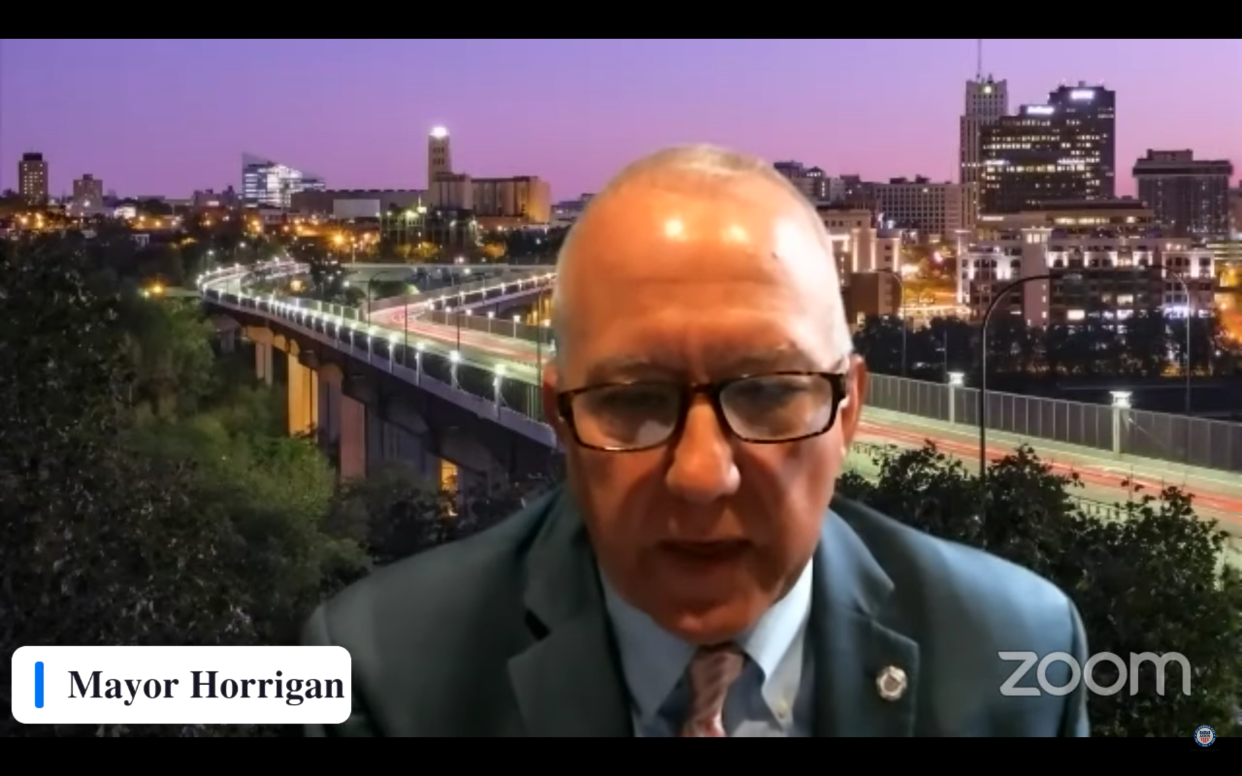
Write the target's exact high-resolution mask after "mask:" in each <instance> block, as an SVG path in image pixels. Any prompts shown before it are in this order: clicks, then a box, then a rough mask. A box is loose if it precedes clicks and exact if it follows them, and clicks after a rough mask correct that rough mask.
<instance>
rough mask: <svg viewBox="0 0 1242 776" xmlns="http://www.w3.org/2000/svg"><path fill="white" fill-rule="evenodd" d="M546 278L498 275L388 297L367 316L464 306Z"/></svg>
mask: <svg viewBox="0 0 1242 776" xmlns="http://www.w3.org/2000/svg"><path fill="white" fill-rule="evenodd" d="M548 275H549V273H547V272H546V271H542V272H539V271H533V270H532V271H524V270H516V271H510V272H502V273H500V274H498V275H495V276H492V277H490V278H484V279H483V280H474V281H471V282H469V283H462V284H460V285H454V286H447V287H443V288H437V289H436V290H435V291H431V292H427V293H418V294H404V295H402V296H392V297H388V298H386V299H376V300H374V301H372V302H371V303H370V305H369V309H370V311H371V312H373V313H376V312H381V311H383V310H392V309H394V308H397V307H404V306H406V305H408V306H409V307H410V309H411V310H418V311H420V312H421V311H422V310H425V309H430V308H431V307H433V306H435V305H436V304H439V305H441V306H444V305H451V304H453V303H457V304H465V303H467V301H468V300H469V298H470V297H472V296H475V295H477V294H479V293H483V294H486V293H489V292H491V291H494V290H496V289H497V288H498V287H499V289H500V291H501V293H504V291H505V289H506V288H508V287H509V286H510V285H511V284H514V283H517V284H518V285H519V286H520V285H522V284H525V283H528V282H530V281H532V280H534V281H535V282H536V283H539V282H541V281H542V282H547V281H546V278H547V276H548ZM374 280H375V278H374V277H373V278H372V282H374Z"/></svg>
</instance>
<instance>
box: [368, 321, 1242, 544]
mask: <svg viewBox="0 0 1242 776" xmlns="http://www.w3.org/2000/svg"><path fill="white" fill-rule="evenodd" d="M404 316H405V312H404V310H402V309H396V310H392V311H385V312H382V313H377V314H376V315H375V317H374V320H375V323H377V324H380V325H383V326H386V327H391V328H393V329H396V330H398V331H400V329H401V325H402V318H404ZM408 330H409V333H410V336H411V337H420V338H424V339H427V340H431V341H434V342H437V343H439V344H440V345H443V346H447V347H450V348H454V347H456V344H457V336H458V334H457V329H456V327H453V326H444V325H439V324H434V323H430V322H428V321H424V320H419V319H418V318H417V317H416V316H413V315H411V320H409V321H408ZM461 347H462V351H463V356H466V357H468V358H469V360H471V361H473V362H476V363H486V362H488V361H489V360H492V359H494V360H495V361H496V363H499V364H504V365H505V368H506V372H507V373H508V374H511V375H513V376H514V377H515V378H517V379H520V380H523V382H534V375H535V369H534V363H533V362H534V360H535V355H536V348H535V345H534V343H532V342H527V341H525V340H516V339H513V338H512V337H508V336H505V335H503V334H486V333H483V332H477V331H471V330H469V329H462V330H461ZM879 414H881V413H873V414H872V418H865V419H864V421H863V423H862V427H861V429H860V441H864V442H871V443H873V444H894V445H897V446H898V447H919V446H921V445H922V444H923V442H924V441H925V440H927V439H931V440H932V441H934V442H935V443H936V445H937V447H938V448H939V449H940V450H941V451H942V452H945V453H947V454H949V455H951V456H953V457H955V458H959V459H961V460H963V461H965V462H966V463H967V466H968V467H969V468H970V470H971V471H974V467H976V466H977V465H978V460H979V457H978V450H979V446H978V441H977V437H976V436H974V435H973V432H972V431H971V430H970V429H962V430H957V429H953V430H948V429H944V428H936V427H932V426H929V425H925V421H924V419H921V418H914V417H910V416H904V415H902V416H900V419H898V418H895V417H892V416H893V415H895V413H882V415H883V417H882V418H880V419H878V420H877V419H874V416H875V415H879ZM1032 442H1033V443H1034V444H1035V446H1036V447H1037V449H1038V440H1032ZM1012 452H1013V444H1012V443H1009V442H1001V441H997V442H994V443H993V444H990V445H989V446H988V458H989V460H999V459H1001V458H1003V457H1004V456H1006V455H1009V454H1010V453H1012ZM1040 454H1041V458H1043V459H1044V460H1046V461H1047V462H1048V463H1049V464H1050V465H1051V466H1052V468H1053V470H1054V471H1056V472H1057V473H1059V474H1069V473H1071V472H1077V473H1078V475H1079V477H1080V478H1081V480H1082V482H1083V484H1084V486H1085V487H1083V488H1079V489H1075V491H1074V493H1075V495H1077V496H1079V497H1081V498H1085V499H1089V500H1091V501H1098V502H1101V503H1104V504H1113V503H1116V502H1124V501H1127V500H1129V499H1130V498H1131V495H1130V492H1129V491H1128V490H1127V488H1126V486H1124V485H1123V484H1122V483H1123V481H1124V480H1125V479H1126V478H1127V477H1129V478H1130V480H1131V482H1133V483H1134V484H1137V485H1141V486H1142V487H1143V492H1144V493H1150V494H1152V495H1157V494H1159V492H1160V491H1161V489H1162V488H1163V487H1164V486H1165V485H1166V484H1168V485H1177V486H1178V487H1180V488H1182V489H1183V490H1185V491H1186V492H1188V493H1190V494H1191V495H1192V496H1193V497H1194V504H1195V508H1196V511H1197V512H1198V513H1199V514H1201V515H1202V516H1204V517H1211V518H1215V519H1217V520H1219V521H1220V523H1221V527H1222V528H1224V529H1225V530H1228V531H1230V532H1231V533H1236V534H1242V483H1239V484H1237V485H1233V484H1231V482H1230V481H1229V480H1231V479H1234V478H1233V477H1232V476H1231V475H1230V474H1229V473H1227V472H1219V473H1213V472H1207V471H1206V470H1198V471H1199V472H1200V473H1199V474H1196V475H1192V476H1191V477H1189V478H1183V477H1182V476H1181V475H1180V472H1179V471H1178V467H1175V466H1174V465H1172V464H1169V465H1167V467H1161V469H1160V470H1159V471H1156V470H1154V469H1153V468H1152V467H1150V466H1148V467H1143V466H1135V467H1127V468H1122V467H1123V466H1125V465H1124V464H1122V463H1121V462H1119V461H1117V460H1116V459H1114V458H1112V457H1111V456H1110V455H1109V454H1107V453H1105V452H1103V451H1097V450H1093V449H1089V448H1074V450H1073V452H1072V453H1070V454H1062V453H1061V452H1060V451H1044V450H1041V451H1040ZM1152 464H1155V465H1157V466H1159V465H1160V463H1159V462H1152Z"/></svg>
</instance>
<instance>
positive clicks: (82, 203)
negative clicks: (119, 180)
mask: <svg viewBox="0 0 1242 776" xmlns="http://www.w3.org/2000/svg"><path fill="white" fill-rule="evenodd" d="M103 199H104V187H103V181H101V180H100V179H98V178H96V177H95V176H94V175H91V174H90V173H87V174H86V175H83V176H82V177H81V178H78V179H77V180H75V181H74V182H73V204H75V205H77V206H79V207H99V206H100V205H102V204H103Z"/></svg>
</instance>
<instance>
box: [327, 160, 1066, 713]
mask: <svg viewBox="0 0 1242 776" xmlns="http://www.w3.org/2000/svg"><path fill="white" fill-rule="evenodd" d="M839 289H840V284H839V280H838V277H837V270H836V262H835V260H834V258H833V254H832V250H831V243H830V241H829V238H828V235H827V233H826V232H825V230H824V226H823V224H822V222H821V221H820V219H819V218H818V216H817V214H816V212H815V210H814V208H813V207H811V206H810V205H809V204H808V203H807V202H806V200H805V199H803V198H802V197H801V196H800V194H799V193H798V192H797V191H796V190H795V189H794V188H793V187H792V186H790V185H789V184H788V183H787V182H786V181H785V180H784V179H783V178H781V177H780V176H779V175H777V174H776V173H775V172H774V171H773V169H772V168H771V167H770V166H769V165H767V164H766V163H764V162H762V161H760V160H757V159H753V158H750V157H746V156H744V155H741V154H735V153H732V152H729V151H725V150H721V149H716V148H712V147H687V148H676V149H671V150H668V151H664V152H660V153H657V154H655V155H653V156H651V157H648V158H646V159H644V160H642V161H640V162H638V163H636V164H635V165H632V166H631V167H629V168H627V169H626V170H625V171H623V172H622V173H621V174H620V175H619V176H618V177H617V178H616V179H615V180H614V181H613V182H612V183H610V184H609V185H608V186H607V187H606V188H605V190H604V191H603V192H601V193H600V195H598V196H597V197H596V198H595V200H594V201H593V202H592V203H591V205H590V206H589V207H588V209H587V211H586V212H585V213H584V214H583V216H582V218H581V219H580V221H579V222H578V224H577V225H576V226H575V227H574V228H573V231H572V232H571V234H570V235H569V239H568V240H567V242H566V244H565V246H564V249H563V250H562V252H561V255H560V258H559V262H558V276H557V287H556V296H555V303H554V314H555V316H556V321H555V324H556V334H557V343H558V349H557V353H556V357H555V363H552V364H549V365H548V367H547V369H546V370H545V375H546V379H545V384H544V386H543V396H544V406H545V407H546V408H552V411H550V412H549V421H550V422H551V423H552V424H554V425H555V427H556V429H557V432H558V434H559V435H560V438H561V441H562V443H563V445H564V447H565V450H566V463H567V471H568V477H567V482H566V484H565V486H564V487H563V488H558V489H556V490H555V491H554V492H552V493H551V494H549V495H547V496H546V497H545V498H543V499H542V500H540V501H539V502H538V503H536V504H534V505H532V506H530V507H528V508H527V509H525V510H524V511H523V512H522V513H520V514H518V515H516V516H514V517H512V518H511V519H509V520H507V521H506V522H504V523H503V524H501V525H500V526H498V527H496V528H493V529H491V530H489V531H486V532H484V533H482V534H479V535H477V536H475V537H472V538H469V539H466V540H464V541H461V542H458V543H455V544H452V545H449V546H445V547H442V548H439V549H436V550H433V551H431V552H427V553H424V554H422V555H419V556H417V557H414V558H410V559H408V560H405V561H402V562H400V563H396V564H394V565H392V566H391V567H388V568H385V569H383V570H382V571H380V572H378V573H376V574H374V575H373V576H371V577H369V578H367V579H365V580H363V581H361V582H359V583H358V584H356V585H354V586H353V587H351V588H350V589H348V590H346V591H344V592H343V593H341V594H340V595H338V596H337V597H336V598H334V599H333V600H331V601H329V602H328V603H326V604H325V605H323V606H322V607H320V608H319V610H318V611H316V612H315V614H314V615H313V617H312V618H311V620H310V622H309V623H308V625H307V627H306V636H305V643H307V644H318V645H328V644H331V645H340V646H344V647H346V648H347V649H348V650H349V651H350V654H351V655H352V657H353V665H354V684H353V700H354V713H353V715H352V716H351V717H350V719H349V720H348V721H347V722H346V723H344V724H342V725H337V726H332V727H330V728H326V729H325V728H324V727H313V728H311V729H310V730H309V733H310V734H311V735H343V736H644V737H662V736H669V737H730V736H767V737H786V736H788V737H798V736H876V737H879V736H912V735H913V736H1083V735H1086V730H1087V721H1086V713H1085V697H1084V695H1083V691H1082V690H1081V688H1079V689H1076V690H1074V691H1072V692H1069V693H1068V694H1064V695H1051V694H1048V693H1046V692H1045V693H1042V694H1041V695H1040V696H1038V697H1029V696H1028V697H1010V696H1007V695H1005V694H1003V693H1002V691H1001V687H1002V685H1004V684H1005V682H1006V680H1007V679H1008V677H1009V676H1010V674H1012V673H1013V669H1014V668H1016V667H1017V665H1016V664H1015V663H1014V662H1010V661H1005V660H1001V659H1000V657H999V656H998V653H999V652H1002V651H1027V652H1035V653H1037V654H1038V655H1040V656H1043V655H1047V654H1049V653H1054V652H1062V653H1068V654H1069V655H1072V656H1075V657H1077V658H1078V660H1079V662H1080V664H1081V663H1082V662H1084V661H1085V657H1086V645H1085V643H1084V636H1083V629H1082V625H1081V623H1080V621H1079V618H1078V614H1077V611H1076V610H1075V608H1074V606H1073V604H1072V603H1071V602H1070V601H1069V600H1068V599H1067V598H1066V596H1065V595H1064V594H1062V593H1061V592H1060V591H1059V590H1057V589H1056V588H1055V587H1054V586H1053V585H1052V584H1050V583H1049V582H1047V581H1045V580H1043V579H1041V578H1039V577H1037V576H1036V575H1035V574H1033V573H1031V572H1029V571H1026V570H1024V569H1021V568H1019V567H1017V566H1014V565H1012V564H1010V563H1008V562H1006V561H1003V560H1000V559H998V558H996V557H993V556H991V555H988V554H986V553H983V552H979V551H977V550H974V549H969V548H967V547H963V546H960V545H956V544H953V543H950V542H947V541H942V540H939V539H936V538H933V537H931V536H928V535H926V534H924V533H921V532H919V531H916V530H914V529H911V528H909V527H906V526H903V525H902V524H900V523H898V522H896V521H894V520H892V519H890V518H888V517H885V516H883V515H880V514H877V513H876V512H874V511H873V510H871V509H869V508H867V507H865V506H862V505H859V504H855V503H850V502H848V501H846V500H843V499H840V498H836V499H834V497H833V490H834V485H835V482H836V479H837V476H838V475H839V474H840V472H841V467H842V465H843V463H844V461H845V458H846V454H847V451H848V449H849V446H850V443H851V441H852V439H853V437H854V434H855V431H856V429H857V426H858V421H859V417H860V415H861V411H862V404H863V398H864V396H865V393H866V386H867V370H866V367H865V365H864V364H863V362H862V360H861V359H860V358H859V357H857V356H856V355H854V354H853V352H852V347H851V338H850V332H849V329H848V326H847V325H846V318H845V313H844V308H843V304H842V300H841V295H840V290H839ZM1034 673H1035V672H1034V671H1032V672H1031V675H1029V676H1028V677H1027V680H1028V681H1027V682H1026V683H1025V684H1027V685H1029V684H1030V683H1031V680H1032V679H1033V675H1034ZM1069 673H1070V672H1069V670H1068V667H1067V666H1066V664H1064V663H1054V664H1052V666H1051V668H1050V670H1049V671H1048V674H1047V675H1048V681H1049V683H1051V684H1052V685H1055V686H1062V685H1065V684H1066V683H1067V681H1068V678H1069Z"/></svg>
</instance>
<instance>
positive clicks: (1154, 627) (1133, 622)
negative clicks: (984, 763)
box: [839, 444, 1242, 736]
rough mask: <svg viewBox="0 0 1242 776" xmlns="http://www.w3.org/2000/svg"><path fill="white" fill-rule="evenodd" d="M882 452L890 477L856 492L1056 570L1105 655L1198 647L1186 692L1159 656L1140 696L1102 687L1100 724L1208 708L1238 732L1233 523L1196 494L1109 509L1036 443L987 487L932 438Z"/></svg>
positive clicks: (1137, 726)
mask: <svg viewBox="0 0 1242 776" xmlns="http://www.w3.org/2000/svg"><path fill="white" fill-rule="evenodd" d="M874 457H875V463H876V464H878V466H879V476H878V478H877V479H876V481H875V482H868V481H866V480H864V479H862V478H861V477H859V476H858V475H856V474H847V475H846V476H844V477H843V478H842V479H841V482H840V485H839V489H840V491H841V492H842V493H843V494H845V495H848V496H852V497H854V498H858V499H860V500H862V501H865V502H867V503H869V504H871V505H873V506H875V507H876V508H877V509H879V510H881V511H883V512H884V513H886V514H889V515H891V516H893V517H894V518H897V519H900V520H903V521H904V522H907V523H909V524H911V525H913V526H915V527H917V528H919V529H921V530H924V531H927V532H928V533H931V534H934V535H936V536H941V537H944V538H947V539H951V540H954V541H958V542H962V543H965V544H969V545H972V546H976V547H980V548H982V549H986V550H988V551H990V552H993V553H995V554H997V555H1000V556H1001V557H1004V558H1007V559H1009V560H1011V561H1013V562H1015V563H1018V564H1019V565H1022V566H1025V567H1027V568H1030V569H1032V570H1033V571H1036V572H1037V573H1039V574H1041V575H1043V576H1045V577H1047V578H1049V579H1051V580H1052V581H1053V582H1055V583H1056V584H1057V585H1058V586H1059V587H1060V588H1061V589H1062V590H1064V591H1065V592H1066V593H1067V594H1068V595H1069V596H1070V597H1071V598H1072V599H1073V600H1074V602H1075V604H1076V605H1077V606H1078V609H1079V612H1080V613H1081V615H1082V618H1083V623H1084V626H1085V628H1086V631H1087V640H1088V645H1089V648H1090V649H1091V651H1092V652H1093V653H1099V652H1112V653H1114V654H1117V655H1120V656H1123V658H1124V657H1125V656H1128V655H1130V654H1132V653H1135V654H1137V653H1143V652H1154V653H1157V654H1161V653H1166V652H1178V653H1181V654H1183V655H1185V656H1186V658H1187V659H1188V661H1189V663H1190V665H1191V666H1192V667H1193V676H1192V694H1191V695H1189V696H1186V695H1182V694H1181V693H1180V692H1179V691H1178V689H1180V684H1181V679H1182V678H1181V676H1179V675H1178V671H1179V670H1180V669H1177V668H1172V669H1170V671H1169V682H1170V683H1171V684H1172V685H1174V688H1171V689H1170V690H1169V691H1168V692H1167V694H1165V695H1164V696H1163V697H1162V696H1160V695H1157V694H1156V692H1155V689H1154V674H1155V668H1154V666H1152V665H1151V664H1147V666H1146V669H1148V670H1147V671H1146V672H1142V673H1140V675H1139V683H1140V692H1139V695H1138V696H1137V697H1129V695H1128V693H1126V692H1123V693H1119V694H1117V695H1113V696H1097V695H1092V696H1090V700H1089V712H1090V715H1091V722H1092V732H1093V734H1094V735H1097V736H1149V735H1152V736H1179V735H1186V731H1188V730H1194V729H1195V728H1196V727H1197V726H1199V725H1201V724H1203V721H1204V720H1212V724H1213V725H1214V726H1216V729H1217V732H1218V733H1220V734H1221V735H1226V736H1227V735H1230V726H1231V725H1232V724H1233V723H1232V721H1233V720H1235V718H1236V715H1237V714H1238V704H1239V702H1240V700H1242V578H1240V575H1239V573H1238V571H1237V569H1234V568H1231V567H1229V566H1227V565H1225V564H1224V554H1225V548H1224V537H1225V535H1224V533H1223V532H1221V531H1219V530H1218V529H1217V528H1216V526H1215V523H1214V522H1210V521H1203V520H1199V519H1196V517H1195V515H1194V511H1193V509H1192V508H1191V503H1190V500H1189V499H1188V498H1187V497H1186V496H1185V495H1184V494H1182V493H1180V492H1179V491H1177V490H1176V489H1175V488H1170V489H1168V490H1166V491H1164V492H1163V493H1160V494H1159V495H1157V496H1150V495H1142V494H1139V495H1138V497H1137V498H1136V499H1135V500H1134V501H1132V502H1130V503H1127V504H1124V505H1117V507H1116V509H1117V512H1118V514H1119V516H1118V517H1117V518H1115V519H1101V518H1098V517H1094V516H1090V515H1086V514H1083V513H1082V511H1081V510H1080V508H1079V507H1078V506H1077V504H1076V502H1075V501H1074V499H1073V497H1072V495H1071V491H1072V489H1073V488H1074V487H1075V486H1076V485H1077V482H1076V477H1065V476H1061V475H1057V474H1055V473H1054V472H1053V471H1052V469H1051V467H1050V466H1048V465H1047V464H1045V463H1043V462H1042V461H1040V460H1039V458H1038V457H1037V456H1036V455H1035V453H1034V451H1033V450H1031V449H1030V448H1028V447H1022V448H1019V449H1018V450H1017V451H1016V452H1015V453H1014V454H1013V455H1011V456H1009V457H1007V458H1006V459H1004V460H1002V461H999V462H996V463H994V464H993V465H992V466H991V467H990V468H989V470H988V474H987V486H986V487H984V486H983V485H981V483H980V482H979V480H978V478H977V477H976V476H974V475H972V474H971V473H969V472H968V471H967V470H966V468H965V467H964V466H962V464H961V462H960V461H956V460H954V459H951V458H949V457H948V456H946V455H944V454H942V453H940V452H939V451H937V450H936V448H935V447H934V446H932V445H930V444H929V445H928V446H927V447H925V448H923V449H920V450H907V451H897V450H896V449H887V450H881V451H879V452H877V453H876V454H875V456H874ZM984 503H986V507H987V508H986V510H985V511H984V515H986V519H981V518H980V510H979V506H980V505H981V504H984ZM1108 671H1109V669H1108V667H1107V664H1103V665H1101V666H1099V667H1098V668H1097V669H1096V674H1095V675H1096V679H1097V681H1098V682H1099V683H1100V684H1101V685H1105V686H1107V685H1109V684H1111V683H1113V681H1114V680H1115V679H1116V678H1117V677H1116V675H1115V674H1114V675H1112V676H1110V675H1109V673H1108ZM1238 732H1242V726H1239V728H1238ZM1235 734H1236V733H1235Z"/></svg>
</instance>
